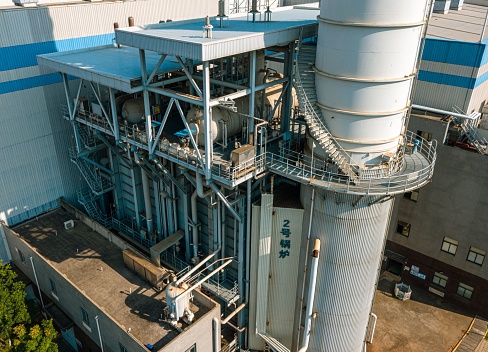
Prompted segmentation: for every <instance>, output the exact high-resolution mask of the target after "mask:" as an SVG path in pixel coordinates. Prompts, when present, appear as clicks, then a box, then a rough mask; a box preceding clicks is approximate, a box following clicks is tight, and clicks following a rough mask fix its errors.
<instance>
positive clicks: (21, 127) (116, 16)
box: [0, 0, 217, 225]
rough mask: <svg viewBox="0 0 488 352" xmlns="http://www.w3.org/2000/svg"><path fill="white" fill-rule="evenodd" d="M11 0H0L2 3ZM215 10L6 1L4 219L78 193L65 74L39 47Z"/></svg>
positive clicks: (1, 45)
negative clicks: (47, 63) (45, 60)
mask: <svg viewBox="0 0 488 352" xmlns="http://www.w3.org/2000/svg"><path fill="white" fill-rule="evenodd" d="M11 4H12V3H11V1H10V0H9V1H5V0H0V7H2V6H10V5H11ZM216 13H217V1H216V0H201V1H198V2H195V1H192V0H179V1H176V0H175V1H160V0H146V1H143V0H138V1H131V2H99V3H77V4H71V5H59V6H58V5H50V6H42V7H33V8H21V7H14V8H4V9H0V33H2V35H1V36H0V57H1V60H0V106H1V107H2V109H1V111H0V122H1V126H2V129H1V130H0V163H1V169H0V170H1V176H2V177H1V178H2V182H1V183H0V219H2V220H5V221H7V222H8V223H9V224H10V225H13V224H15V223H18V222H20V221H23V220H25V219H28V218H30V217H32V216H35V215H37V214H39V213H42V212H43V211H46V210H49V209H51V208H52V207H54V206H55V205H56V204H57V201H56V200H57V199H58V198H59V197H61V196H63V197H65V198H67V199H68V200H70V201H74V200H75V190H76V188H77V187H79V186H80V179H81V174H80V173H78V172H77V171H76V168H75V167H74V165H72V164H71V163H70V161H69V158H68V153H67V150H68V147H69V146H70V145H71V133H72V132H71V126H70V125H69V123H68V122H66V121H65V120H63V119H62V115H61V109H60V106H61V104H65V98H64V92H63V87H62V83H60V82H61V76H60V75H59V74H58V73H54V72H52V71H49V70H47V69H45V68H40V67H38V66H37V59H36V55H38V54H43V53H49V52H57V51H65V50H73V49H81V48H85V47H90V46H97V45H103V44H110V43H112V39H113V37H114V35H113V23H114V22H119V24H120V26H121V27H124V26H127V18H128V17H129V16H133V17H134V19H135V23H136V24H144V23H154V22H159V21H160V20H167V19H172V20H178V19H186V18H195V17H204V16H205V15H207V14H209V15H214V14H216Z"/></svg>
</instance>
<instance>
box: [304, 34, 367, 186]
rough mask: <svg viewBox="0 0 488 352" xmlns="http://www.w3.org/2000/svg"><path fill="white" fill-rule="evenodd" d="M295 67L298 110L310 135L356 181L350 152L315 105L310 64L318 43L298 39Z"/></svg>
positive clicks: (312, 61) (312, 63)
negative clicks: (343, 146) (330, 129)
mask: <svg viewBox="0 0 488 352" xmlns="http://www.w3.org/2000/svg"><path fill="white" fill-rule="evenodd" d="M297 51H298V54H297V69H296V72H295V89H296V92H297V97H298V102H299V104H300V111H301V112H302V113H303V115H304V118H305V121H306V122H307V124H308V128H309V131H310V134H311V135H312V137H313V138H315V139H316V140H317V142H318V143H319V144H320V147H322V149H323V150H324V151H325V152H327V153H328V155H329V157H330V159H331V160H332V162H333V163H334V164H336V165H337V167H338V168H339V170H340V171H342V172H343V173H344V174H345V175H346V176H349V178H350V179H351V180H352V181H353V182H357V181H359V176H358V173H359V171H358V169H357V167H355V166H353V165H352V164H351V162H350V160H351V157H350V155H349V154H348V153H347V152H346V151H345V150H344V149H343V148H342V147H341V146H340V145H339V143H338V142H337V141H336V140H335V139H334V137H333V136H332V134H331V133H330V132H329V131H328V130H327V127H326V126H325V124H324V122H323V118H322V111H321V110H320V108H319V107H318V106H317V104H316V103H317V94H316V92H315V72H314V70H313V65H314V63H315V55H316V51H317V46H316V45H313V43H310V44H309V43H302V42H301V40H300V41H299V45H298V48H297Z"/></svg>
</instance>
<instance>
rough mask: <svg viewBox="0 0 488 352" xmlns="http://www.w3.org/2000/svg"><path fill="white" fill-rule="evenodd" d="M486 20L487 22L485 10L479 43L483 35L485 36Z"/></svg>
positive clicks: (487, 15) (487, 16)
mask: <svg viewBox="0 0 488 352" xmlns="http://www.w3.org/2000/svg"><path fill="white" fill-rule="evenodd" d="M486 22H488V10H487V11H486V15H485V22H484V23H483V29H482V30H481V35H480V43H481V42H482V41H483V37H484V36H485V30H486Z"/></svg>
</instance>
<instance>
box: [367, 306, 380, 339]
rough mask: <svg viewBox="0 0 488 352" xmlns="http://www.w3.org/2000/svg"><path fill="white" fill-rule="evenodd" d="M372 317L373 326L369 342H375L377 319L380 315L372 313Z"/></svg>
mask: <svg viewBox="0 0 488 352" xmlns="http://www.w3.org/2000/svg"><path fill="white" fill-rule="evenodd" d="M371 317H372V318H373V326H372V327H371V330H370V332H369V339H368V340H369V341H368V342H369V343H373V336H374V330H375V329H376V321H377V320H378V317H377V316H376V314H374V313H371Z"/></svg>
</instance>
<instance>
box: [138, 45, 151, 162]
mask: <svg viewBox="0 0 488 352" xmlns="http://www.w3.org/2000/svg"><path fill="white" fill-rule="evenodd" d="M139 61H140V65H141V78H142V86H143V88H144V90H143V91H142V95H143V97H144V116H145V118H146V136H147V147H148V150H149V157H151V155H152V153H151V150H152V142H153V131H152V116H151V106H150V102H149V91H148V90H147V87H146V80H147V70H146V52H145V51H144V50H143V49H139Z"/></svg>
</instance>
